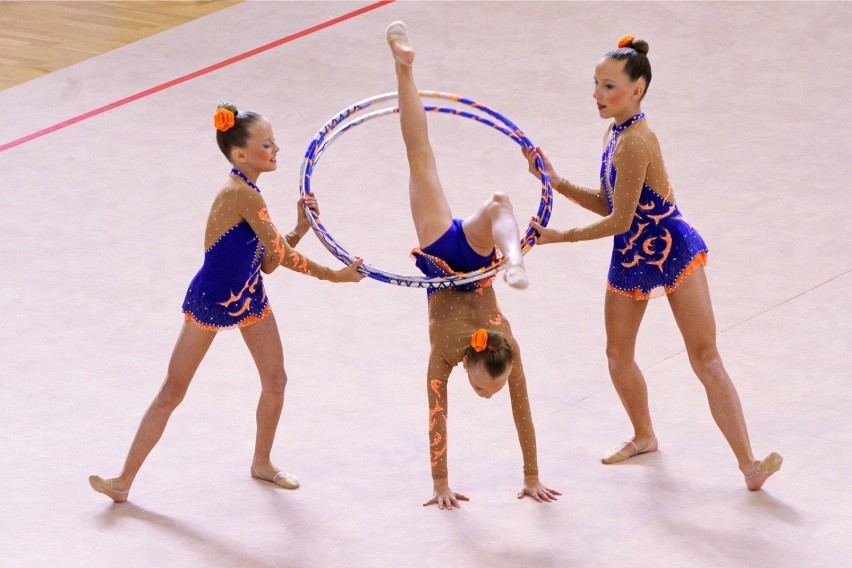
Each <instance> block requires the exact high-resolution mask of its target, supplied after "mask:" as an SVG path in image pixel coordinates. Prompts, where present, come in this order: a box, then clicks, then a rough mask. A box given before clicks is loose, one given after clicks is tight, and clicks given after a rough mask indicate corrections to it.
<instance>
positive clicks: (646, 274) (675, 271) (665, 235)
mask: <svg viewBox="0 0 852 568" xmlns="http://www.w3.org/2000/svg"><path fill="white" fill-rule="evenodd" d="M644 118H645V115H644V114H643V113H640V114H637V115H636V116H633V117H632V118H630V119H629V120H627V121H625V122H624V123H623V124H620V125H618V126H615V127H613V129H612V134H611V136H610V140H609V143H608V144H607V146H606V149H605V150H604V153H603V158H602V160H601V162H602V163H601V183H602V184H603V187H604V191H605V194H606V200H607V205H608V206H609V210H610V212H612V211H613V210H614V205H613V193H614V191H615V189H614V188H616V176H617V169H618V168H616V166H615V163H614V162H615V161H616V158H615V154H616V148H617V146H618V139H619V136H621V135H622V133H623V132H624V131H625V130H627V129H628V128H630V126H631V125H632V124H634V123H635V122H636V121H638V120H641V119H644ZM643 142H644V141H643V140H641V138H638V139H637V140H630V141H625V144H642V143H643ZM628 153H629V152H625V154H628ZM633 154H635V155H634V156H633V158H634V160H633V161H634V163H629V161H627V160H625V162H624V165H623V166H620V167H622V168H624V169H625V170H627V169H632V170H633V171H634V173H635V170H636V169H637V168H641V166H642V161H643V160H642V158H641V152H633ZM624 157H629V156H624ZM636 158H639V160H636ZM645 167H646V168H647V162H646V166H645ZM705 264H707V245H706V244H704V240H703V239H702V238H701V235H699V234H698V231H696V230H695V229H694V228H693V227H692V226H691V225H690V224H689V223H687V222H686V220H684V218H683V217H682V216H681V214H680V211H679V210H678V208H677V205H676V204H675V203H674V201H669V200H668V199H667V197H663V196H661V195H660V194H659V193H657V192H656V191H654V190H653V189H652V188H651V187H650V186H649V185H648V184H647V183H645V180H643V182H642V192H641V193H640V195H639V203H638V204H637V206H636V211H635V213H634V215H633V222H632V223H631V225H630V230H628V231H627V232H625V233H622V234H620V235H615V237H614V241H613V250H612V260H611V262H610V267H609V275H608V276H607V282H608V286H609V289H610V290H612V291H614V292H618V293H621V294H626V295H628V296H631V297H633V298H636V299H647V298H649V297H651V296H652V295H660V294H662V293H669V292H671V291H672V290H674V289H675V288H676V287H677V285H678V284H679V283H680V282H681V281H682V280H683V279H684V278H686V277H687V276H688V275H689V274H690V273H691V272H692V271H693V270H694V269H695V267H696V266H704V265H705Z"/></svg>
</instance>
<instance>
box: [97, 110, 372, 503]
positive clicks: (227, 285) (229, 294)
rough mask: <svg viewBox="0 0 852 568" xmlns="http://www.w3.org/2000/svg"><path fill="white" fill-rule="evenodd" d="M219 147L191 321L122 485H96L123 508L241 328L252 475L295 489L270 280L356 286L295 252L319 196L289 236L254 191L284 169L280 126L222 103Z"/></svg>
mask: <svg viewBox="0 0 852 568" xmlns="http://www.w3.org/2000/svg"><path fill="white" fill-rule="evenodd" d="M214 125H215V126H216V129H217V132H216V142H217V143H218V145H219V149H220V150H221V151H222V153H223V154H224V155H225V158H227V159H228V161H229V162H230V163H231V165H232V166H233V169H232V170H231V173H230V175H229V176H228V178H227V180H226V181H225V183H224V185H223V186H222V188H221V189H220V190H219V193H218V194H217V196H216V198H215V199H214V200H213V205H212V207H211V209H210V215H209V217H208V219H207V229H206V232H205V237H204V250H205V253H204V264H203V266H202V267H201V269H200V270H199V271H198V274H196V276H195V278H193V280H192V282H191V283H190V285H189V290H188V291H187V293H186V299H185V300H184V304H183V312H184V315H185V321H184V324H183V327H182V328H181V331H180V335H179V336H178V339H177V343H176V344H175V347H174V351H173V352H172V356H171V359H170V361H169V366H168V372H167V374H166V379H165V381H164V382H163V384H162V386H161V387H160V391H159V392H158V393H157V396H156V397H155V398H154V401H153V402H152V403H151V405H150V406H149V407H148V410H147V412H146V413H145V415H144V416H143V418H142V422H141V424H140V425H139V428H138V430H137V432H136V436H135V438H134V439H133V443H132V444H131V446H130V450H129V452H128V454H127V458H126V460H125V462H124V468H123V469H122V471H121V473H120V474H119V476H118V477H114V478H110V479H105V478H102V477H99V476H97V475H92V476H90V477H89V483H90V484H91V486H92V488H93V489H94V490H95V491H97V492H99V493H103V494H104V495H106V496H107V497H109V498H110V499H112V500H113V501H115V502H116V503H122V502H124V501H127V496H128V493H129V492H130V487H131V485H132V484H133V480H134V479H135V478H136V474H137V473H139V469H140V468H141V467H142V463H143V462H144V461H145V458H146V457H147V456H148V454H149V453H150V452H151V450H152V449H153V448H154V446H155V445H156V444H157V442H158V441H159V439H160V437H161V436H162V434H163V431H164V430H165V428H166V423H167V422H168V420H169V417H170V416H171V414H172V412H173V411H174V410H175V408H177V406H178V405H179V404H180V402H181V401H182V400H183V397H184V395H185V394H186V391H187V389H188V388H189V383H190V381H191V380H192V377H193V375H194V374H195V371H196V370H197V369H198V366H199V365H200V364H201V360H202V359H203V358H204V355H205V354H206V353H207V349H208V348H209V347H210V344H211V343H213V339H215V337H216V333H217V332H218V331H219V330H222V329H227V328H234V327H238V328H239V329H240V332H241V333H242V336H243V340H244V341H245V343H246V346H247V347H248V349H249V351H250V352H251V355H252V358H253V359H254V362H255V365H257V370H258V373H259V374H260V383H261V393H260V401H259V402H258V405H257V437H256V438H255V449H254V458H253V460H252V464H251V476H252V477H254V478H257V479H262V480H264V481H269V482H271V483H274V484H275V485H278V486H281V487H285V488H288V489H295V488H296V487H298V486H299V480H298V479H297V478H296V477H295V476H294V475H291V474H289V473H283V472H281V471H279V470H278V468H277V467H275V466H274V465H273V464H272V461H271V458H270V453H271V451H272V443H273V440H274V439H275V431H276V428H277V427H278V420H279V418H280V416H281V411H282V409H283V406H284V388H285V386H286V384H287V374H286V372H285V371H284V353H283V349H282V346H281V337H280V336H279V334H278V326H277V325H276V323H275V315H274V314H273V313H272V308H271V307H270V305H269V300H268V299H267V297H266V290H265V289H264V286H263V276H262V275H261V272H264V273H267V274H269V273H271V272H272V271H273V270H275V269H276V268H277V267H278V266H279V265H280V266H284V267H286V268H289V269H290V270H294V271H296V272H299V273H301V274H307V275H309V276H313V277H315V278H318V279H320V280H328V281H331V282H357V281H359V280H361V279H363V278H364V276H363V275H362V274H360V273H359V272H358V267H359V266H360V265H361V261H360V260H358V261H357V262H354V263H352V264H350V265H349V266H347V267H346V268H343V269H341V270H337V271H335V270H332V269H330V268H327V267H325V266H321V265H319V264H316V263H315V262H313V261H311V260H309V259H308V258H307V257H305V256H303V255H301V254H299V253H298V252H296V251H295V250H293V247H295V246H296V245H297V243H298V242H299V240H300V239H301V238H302V237H303V236H304V234H305V233H306V232H307V230H308V228H309V227H310V224H309V222H308V220H307V219H306V218H305V216H304V214H302V206H303V204H307V205H308V206H309V207H316V200H315V199H314V198H313V196H312V195H310V194H309V195H308V196H305V197H302V198H301V199H300V200H299V204H298V207H297V211H298V217H297V222H296V226H295V228H294V229H293V230H292V231H291V232H290V233H289V234H287V235H286V236H284V235H281V233H279V232H278V230H277V229H276V228H275V225H274V224H273V223H272V220H271V219H270V217H269V213H268V211H267V208H266V204H265V202H264V200H263V197H262V196H261V193H260V188H258V187H257V185H255V183H256V182H257V179H258V177H259V176H260V174H261V173H263V172H271V171H275V169H277V167H278V164H277V163H276V155H277V154H278V150H279V148H278V145H277V144H276V143H275V138H274V137H273V135H272V126H271V125H270V123H269V121H268V120H267V119H266V118H264V117H263V116H261V115H259V114H257V113H254V112H238V111H237V109H236V107H234V106H233V105H231V104H227V103H225V104H221V105H219V108H218V110H217V111H216V113H215V115H214Z"/></svg>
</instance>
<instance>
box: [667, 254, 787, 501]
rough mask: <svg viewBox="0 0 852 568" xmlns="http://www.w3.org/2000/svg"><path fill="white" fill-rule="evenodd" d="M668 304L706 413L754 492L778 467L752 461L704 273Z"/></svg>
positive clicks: (684, 285) (695, 275)
mask: <svg viewBox="0 0 852 568" xmlns="http://www.w3.org/2000/svg"><path fill="white" fill-rule="evenodd" d="M669 304H670V305H671V308H672V313H673V314H674V317H675V321H677V325H678V327H679V328H680V332H681V334H682V335H683V340H684V343H685V344H686V351H687V354H688V355H689V362H690V364H691V365H692V369H693V371H695V374H696V375H697V376H698V378H699V380H700V381H701V383H702V384H703V385H704V389H705V390H706V392H707V401H708V402H709V404H710V412H711V413H712V415H713V419H714V420H715V421H716V424H717V425H718V427H719V429H720V430H721V431H722V434H723V435H724V436H725V439H726V440H727V441H728V444H729V445H730V446H731V449H732V450H733V452H734V455H735V456H736V458H737V462H738V464H739V467H740V470H741V471H742V472H743V474H744V475H745V476H746V477H747V479H746V484H747V485H748V487H749V489H751V490H753V491H754V490H757V489H760V487H761V486H762V485H763V483H764V482H765V481H766V479H767V478H768V477H769V476H770V475H772V473H775V471H777V470H778V468H780V467H781V463H780V456H778V455H777V454H774V455H775V456H777V458H778V459H777V467H776V466H775V465H774V462H775V461H776V460H775V458H774V457H772V456H770V457H771V458H772V459H767V460H765V461H767V462H773V463H767V464H766V465H767V466H772V467H768V470H771V471H768V470H767V471H764V469H762V468H761V464H762V462H759V461H755V460H754V456H753V454H752V450H751V443H750V441H749V436H748V429H747V428H746V423H745V418H744V416H743V410H742V405H741V404H740V398H739V395H738V394H737V390H736V388H735V387H734V383H733V382H732V381H731V378H730V377H729V376H728V373H727V371H726V370H725V367H724V365H723V364H722V357H721V356H720V355H719V351H718V349H717V347H716V321H715V317H714V316H713V307H712V304H711V302H710V289H709V286H708V285H707V276H706V274H705V273H704V269H703V268H702V267H699V268H697V269H696V270H695V272H693V274H692V275H690V276H689V277H687V278H686V280H684V281H683V282H682V283H681V285H680V286H679V287H678V288H677V289H676V290H675V291H674V292H672V293H671V294H669Z"/></svg>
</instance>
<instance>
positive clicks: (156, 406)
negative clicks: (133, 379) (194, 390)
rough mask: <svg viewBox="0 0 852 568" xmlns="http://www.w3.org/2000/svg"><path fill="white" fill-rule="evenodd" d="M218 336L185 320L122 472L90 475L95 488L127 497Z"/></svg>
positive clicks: (112, 495)
mask: <svg viewBox="0 0 852 568" xmlns="http://www.w3.org/2000/svg"><path fill="white" fill-rule="evenodd" d="M215 337H216V332H215V331H209V330H205V329H201V328H199V327H198V326H196V325H195V324H194V323H192V322H190V321H185V322H184V324H183V327H182V328H181V331H180V335H179V336H178V339H177V342H176V343H175V347H174V350H173V351H172V356H171V359H170V360H169V367H168V372H167V374H166V380H165V381H163V384H162V386H161V387H160V391H159V392H158V393H157V396H156V397H155V398H154V401H153V402H152V403H151V405H150V406H149V407H148V410H147V411H146V412H145V415H144V416H143V417H142V421H141V423H140V424H139V428H138V429H137V431H136V436H135V437H134V438H133V443H132V444H131V445H130V450H129V451H128V453H127V458H126V459H125V461H124V468H123V469H122V471H121V474H120V475H119V476H118V477H115V478H113V479H103V478H101V477H98V476H96V475H93V476H90V477H89V483H90V484H91V485H92V488H93V489H95V491H98V492H100V493H104V494H105V495H106V496H107V497H109V498H111V499H112V500H113V501H115V502H116V503H121V502H124V501H126V500H127V494H128V492H129V491H130V486H131V485H132V484H133V480H134V479H135V478H136V474H137V473H139V468H141V467H142V464H143V463H144V462H145V458H147V457H148V454H149V453H151V450H152V449H153V448H154V446H155V445H157V442H158V441H159V440H160V437H162V435H163V431H164V430H165V429H166V424H167V423H168V421H169V418H170V417H171V415H172V412H173V411H174V409H175V408H177V406H178V405H179V404H180V403H181V401H182V400H183V398H184V396H185V395H186V391H187V389H188V388H189V383H190V381H192V377H193V376H194V375H195V372H196V371H197V370H198V366H199V365H200V364H201V360H202V359H203V358H204V355H205V354H206V353H207V350H208V349H209V348H210V345H211V344H212V343H213V339H215Z"/></svg>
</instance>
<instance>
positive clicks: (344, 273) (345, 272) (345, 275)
mask: <svg viewBox="0 0 852 568" xmlns="http://www.w3.org/2000/svg"><path fill="white" fill-rule="evenodd" d="M363 263H364V259H363V258H359V259H357V260H356V261H355V262H353V263H352V264H350V265H349V266H347V267H346V268H341V269H340V270H337V271H335V272H333V273H332V277H331V281H332V282H334V283H335V284H341V283H343V282H360V281H361V280H363V279H364V278H365V277H366V275H364V274H361V273H360V272H358V269H359V268H361V265H362V264H363Z"/></svg>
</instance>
